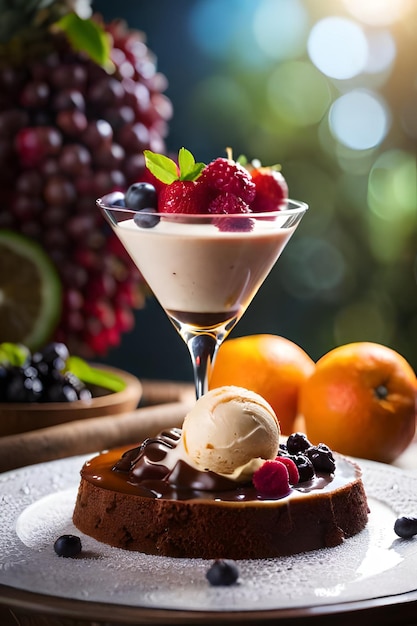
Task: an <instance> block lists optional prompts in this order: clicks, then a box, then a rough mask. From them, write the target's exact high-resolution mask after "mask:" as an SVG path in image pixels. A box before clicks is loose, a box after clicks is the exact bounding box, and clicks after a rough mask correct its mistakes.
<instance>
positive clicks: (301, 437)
mask: <svg viewBox="0 0 417 626" xmlns="http://www.w3.org/2000/svg"><path fill="white" fill-rule="evenodd" d="M310 447H311V443H310V442H309V440H308V439H307V437H306V435H305V434H304V433H293V434H292V435H290V436H289V437H288V439H287V449H288V452H289V453H290V454H298V453H299V452H304V451H305V450H307V448H310Z"/></svg>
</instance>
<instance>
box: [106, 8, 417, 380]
mask: <svg viewBox="0 0 417 626" xmlns="http://www.w3.org/2000/svg"><path fill="white" fill-rule="evenodd" d="M94 5H95V8H96V9H97V10H98V11H100V12H102V13H103V15H104V16H105V17H106V18H107V19H110V18H112V17H115V16H116V14H117V16H118V17H125V18H126V19H127V20H128V21H129V23H130V25H131V26H132V27H136V28H139V29H141V30H144V31H145V33H146V34H147V36H148V43H149V45H150V47H151V49H153V51H154V52H155V53H156V55H157V57H158V65H159V68H160V69H161V71H162V72H163V73H164V74H165V75H166V76H167V77H168V80H169V84H170V86H169V89H168V92H167V93H168V95H169V97H170V98H171V99H172V101H173V104H174V111H175V112H174V119H173V120H172V122H171V132H170V136H169V138H168V143H169V146H170V149H172V151H173V152H176V151H177V150H178V148H179V147H181V146H182V145H185V146H186V147H188V148H189V149H190V150H192V151H193V153H194V154H195V155H196V157H197V158H198V159H199V160H200V159H201V160H206V161H208V160H211V159H212V158H215V157H216V156H219V155H222V154H224V149H225V147H226V146H229V145H231V146H233V148H234V151H235V154H236V156H237V155H238V154H240V153H244V154H246V155H247V157H248V158H249V159H252V158H255V157H256V158H259V159H260V160H261V161H262V162H263V163H264V164H272V163H276V162H280V163H281V164H282V168H283V173H284V175H285V177H286V179H287V181H288V184H289V188H290V195H291V196H292V197H294V198H297V199H299V200H304V201H305V202H307V203H308V204H309V205H310V211H309V212H308V214H307V215H306V217H305V218H304V220H303V222H302V223H301V225H300V227H299V228H298V231H297V232H296V234H295V235H294V237H293V239H292V240H291V242H290V244H289V245H288V247H287V248H286V250H285V252H284V253H283V255H282V257H281V258H280V260H279V261H278V264H277V267H276V268H275V270H274V271H273V272H272V274H271V276H270V277H269V278H268V280H267V282H266V284H265V285H264V287H263V288H262V289H261V291H260V293H259V294H258V296H257V297H256V298H255V300H254V302H253V303H252V305H251V306H250V308H249V309H248V311H247V313H246V314H245V316H244V317H243V319H242V320H241V321H240V322H239V324H238V326H237V327H236V329H235V330H234V331H233V335H234V336H236V335H243V334H249V333H261V332H272V333H276V334H282V335H284V336H286V337H288V338H289V339H291V340H293V341H295V342H297V343H299V344H300V345H301V346H303V347H304V349H306V350H307V351H308V352H309V353H310V354H311V356H312V357H313V358H315V359H317V358H319V357H320V356H321V355H322V354H324V353H325V352H327V351H328V350H330V349H331V348H333V347H334V346H336V345H340V344H343V343H348V342H351V341H375V342H380V343H383V344H386V345H389V346H390V347H392V348H394V349H396V350H398V351H399V352H400V353H402V354H403V355H404V356H405V357H406V358H407V359H408V360H409V361H410V363H411V364H412V365H413V367H414V368H415V369H416V370H417V175H416V143H417V92H416V82H415V81H416V72H417V38H416V37H415V24H416V23H417V3H416V2H413V1H411V2H410V1H406V0H396V2H394V3H393V2H388V0H380V2H379V5H380V6H378V2H373V3H369V5H372V6H373V8H374V13H373V14H372V13H370V9H371V8H372V7H371V6H369V5H368V7H367V6H366V5H367V3H366V2H365V3H364V2H362V3H358V2H357V1H355V0H192V1H191V0H178V2H176V3H172V2H170V1H169V0H152V2H151V1H150V0H149V1H145V0H143V1H142V2H140V3H131V2H126V1H125V2H123V1H119V2H118V3H117V5H114V4H113V3H110V2H106V1H105V0H101V1H100V0H97V1H96V2H95V3H94ZM368 9H369V10H368ZM366 10H368V14H367V15H365V13H364V12H366ZM355 11H356V13H355ZM358 11H362V14H358ZM329 18H333V19H334V18H336V19H337V20H342V21H341V22H333V24H335V25H336V24H339V25H340V26H341V28H342V30H341V34H340V35H339V40H340V41H339V43H340V50H339V53H340V59H339V58H338V57H337V55H336V54H334V52H332V49H331V47H329V50H327V51H326V49H325V42H323V41H322V39H321V40H320V41H321V42H322V44H323V49H322V51H321V54H322V65H323V67H325V66H326V64H327V65H331V63H330V61H331V62H332V65H333V67H334V68H335V74H336V77H335V76H332V75H329V73H327V74H326V71H324V70H323V67H321V66H320V63H317V61H316V62H313V60H312V58H313V53H312V46H313V40H312V33H313V29H314V28H315V27H316V26H317V25H318V24H319V25H322V26H325V25H326V22H325V20H328V19H329ZM365 18H366V19H365ZM384 18H385V23H384ZM173 24H175V27H174V25H173ZM344 26H345V27H346V31H343V27H344ZM332 32H334V29H333V31H330V34H331V33H332ZM344 33H345V34H346V41H344V37H345V34H344ZM355 36H356V37H357V38H358V39H357V42H355V40H354V37H355ZM349 37H353V40H350V39H349ZM319 43H320V42H319ZM330 44H332V45H333V46H335V45H337V42H330V43H329V46H330ZM359 44H360V45H359ZM349 46H350V47H349ZM361 46H362V47H361ZM359 50H362V54H363V55H365V57H366V58H364V59H363V63H362V67H359V69H357V70H356V73H355V72H352V75H348V76H347V77H346V78H340V77H338V76H337V71H338V68H340V69H341V71H342V69H343V70H344V68H345V66H346V67H347V68H349V67H350V66H349V63H350V64H351V66H352V67H353V66H354V64H355V63H356V64H357V65H358V66H360V64H361V59H360V58H359V57H358V54H359ZM319 52H320V50H318V51H317V54H319ZM347 94H356V95H358V94H359V97H360V98H362V100H360V102H362V101H363V103H364V104H363V105H360V104H358V106H356V108H355V107H354V106H353V105H348V102H349V100H347V99H345V100H342V97H343V96H346V95H347ZM336 102H337V103H339V104H345V113H344V115H345V117H344V118H342V119H341V121H340V120H339V121H337V120H338V117H337V116H338V115H340V113H339V109H340V110H342V109H341V107H339V109H337V108H336V107H335V103H336ZM358 102H359V101H358ZM368 105H369V110H368V111H367V110H366V106H368ZM349 106H350V107H351V108H349ZM346 110H347V113H346ZM367 116H368V117H367ZM378 123H379V126H378ZM337 124H338V125H337ZM378 129H379V130H378ZM372 132H374V135H375V133H376V137H377V139H376V140H375V141H374V142H373V143H372V140H368V135H369V136H370V135H371V134H372ZM378 132H379V133H380V134H379V135H378ZM355 133H356V135H355ZM343 137H345V138H346V137H347V138H348V139H347V140H346V139H345V140H343ZM350 137H351V138H352V142H351V141H350V139H349V138H350ZM367 141H368V144H369V145H368V144H367V143H366V142H367ZM355 142H356V143H355ZM358 146H359V147H358ZM361 146H363V147H361ZM140 315H141V314H140V313H139V316H140ZM139 319H140V318H139ZM139 323H140V322H139ZM137 332H142V335H141V338H143V329H142V331H140V330H138V331H137ZM141 340H142V339H140V340H139V341H141ZM128 341H129V339H128ZM162 341H163V340H162ZM178 343H180V342H179V341H178ZM184 358H187V355H185V354H184ZM178 371H179V370H178V363H176V364H175V372H177V373H178ZM168 375H169V373H168ZM173 377H175V373H174V370H173Z"/></svg>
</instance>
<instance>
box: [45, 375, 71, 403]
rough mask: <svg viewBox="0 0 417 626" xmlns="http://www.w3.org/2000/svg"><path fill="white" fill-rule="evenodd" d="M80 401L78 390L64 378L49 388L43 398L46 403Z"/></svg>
mask: <svg viewBox="0 0 417 626" xmlns="http://www.w3.org/2000/svg"><path fill="white" fill-rule="evenodd" d="M78 399H79V398H78V394H77V390H76V389H74V387H73V386H72V385H71V384H70V383H68V382H67V381H66V380H65V378H64V377H63V376H62V378H61V380H57V381H55V382H53V383H51V384H49V385H48V386H47V388H46V391H45V393H44V397H43V401H44V402H74V401H75V400H78Z"/></svg>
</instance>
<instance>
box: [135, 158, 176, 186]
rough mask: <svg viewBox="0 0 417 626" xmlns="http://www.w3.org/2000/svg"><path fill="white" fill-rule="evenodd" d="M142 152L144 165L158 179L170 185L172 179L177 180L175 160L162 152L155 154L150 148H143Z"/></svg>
mask: <svg viewBox="0 0 417 626" xmlns="http://www.w3.org/2000/svg"><path fill="white" fill-rule="evenodd" d="M143 154H144V156H145V163H146V167H147V168H148V170H149V171H150V172H151V174H153V175H154V176H155V177H156V178H157V179H158V180H160V181H162V182H163V183H165V184H166V185H170V184H171V183H173V182H174V180H179V176H178V167H177V164H176V163H175V161H173V160H172V159H170V158H169V157H167V156H165V155H164V154H157V153H156V152H152V151H151V150H144V151H143Z"/></svg>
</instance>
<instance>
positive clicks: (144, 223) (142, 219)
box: [133, 209, 160, 228]
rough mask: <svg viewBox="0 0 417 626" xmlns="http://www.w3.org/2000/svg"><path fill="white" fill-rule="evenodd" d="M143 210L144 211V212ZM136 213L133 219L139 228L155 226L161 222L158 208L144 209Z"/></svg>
mask: <svg viewBox="0 0 417 626" xmlns="http://www.w3.org/2000/svg"><path fill="white" fill-rule="evenodd" d="M142 211H143V212H142ZM142 211H137V212H136V213H135V215H134V218H133V221H134V222H135V224H136V226H138V227H139V228H154V226H156V225H157V224H158V222H159V219H160V217H159V215H158V212H157V210H156V209H142Z"/></svg>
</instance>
